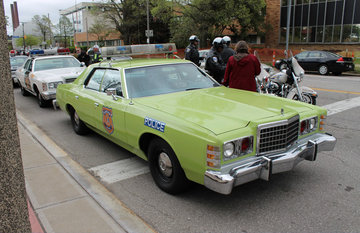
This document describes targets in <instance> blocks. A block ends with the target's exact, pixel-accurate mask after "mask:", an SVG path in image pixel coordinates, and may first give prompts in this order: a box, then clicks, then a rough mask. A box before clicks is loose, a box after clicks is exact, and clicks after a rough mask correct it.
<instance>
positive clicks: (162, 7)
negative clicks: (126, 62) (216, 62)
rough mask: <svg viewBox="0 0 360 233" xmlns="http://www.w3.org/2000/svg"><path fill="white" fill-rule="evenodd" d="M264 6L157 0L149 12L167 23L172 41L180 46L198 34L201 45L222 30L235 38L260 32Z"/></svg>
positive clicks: (250, 1)
mask: <svg viewBox="0 0 360 233" xmlns="http://www.w3.org/2000/svg"><path fill="white" fill-rule="evenodd" d="M265 6H266V5H265V1H264V0H192V1H183V0H173V1H171V2H170V1H167V0H156V6H155V8H154V9H153V10H152V12H153V14H154V16H155V17H161V18H162V19H163V20H164V21H165V22H168V24H169V25H170V31H171V37H172V41H174V42H176V43H177V44H178V45H180V47H183V46H184V44H187V43H188V38H189V36H190V35H191V34H196V35H198V36H199V37H200V40H201V45H202V46H204V45H206V44H207V42H208V41H210V40H212V39H213V38H214V37H215V36H221V35H222V34H223V32H224V30H225V29H228V30H230V31H232V33H233V34H234V37H236V38H238V39H244V38H246V36H247V34H248V33H249V32H257V33H262V32H263V31H264V29H265V24H264V17H265Z"/></svg>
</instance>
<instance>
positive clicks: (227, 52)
mask: <svg viewBox="0 0 360 233" xmlns="http://www.w3.org/2000/svg"><path fill="white" fill-rule="evenodd" d="M222 39H223V42H224V50H223V51H222V53H221V57H222V59H223V61H224V63H225V65H226V64H227V62H228V60H229V58H230V57H231V56H233V55H234V54H235V51H234V50H233V49H232V48H231V47H230V43H231V39H230V37H228V36H224V37H223V38H222Z"/></svg>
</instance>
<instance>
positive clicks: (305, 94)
mask: <svg viewBox="0 0 360 233" xmlns="http://www.w3.org/2000/svg"><path fill="white" fill-rule="evenodd" d="M285 55H286V53H285ZM289 57H290V58H287V59H283V60H281V64H280V61H277V62H276V64H275V67H276V68H278V69H280V68H284V67H285V68H284V69H281V70H280V72H278V73H274V74H272V75H270V76H269V79H268V80H266V82H265V83H264V90H263V91H264V92H266V93H270V94H275V95H277V96H280V97H284V98H288V99H293V100H298V101H302V102H305V103H308V104H313V105H316V98H317V97H318V95H317V93H316V92H315V91H314V90H313V89H311V88H309V87H305V86H300V85H299V83H300V82H301V81H302V79H303V77H304V74H305V72H304V69H303V68H302V67H301V66H300V65H299V63H298V62H297V60H296V59H295V57H294V56H293V54H292V52H291V51H290V56H289ZM282 64H285V66H282V67H280V65H282Z"/></svg>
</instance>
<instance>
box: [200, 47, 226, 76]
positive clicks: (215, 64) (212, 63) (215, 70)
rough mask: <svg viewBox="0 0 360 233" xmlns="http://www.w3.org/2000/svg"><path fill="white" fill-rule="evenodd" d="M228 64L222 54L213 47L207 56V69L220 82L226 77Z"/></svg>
mask: <svg viewBox="0 0 360 233" xmlns="http://www.w3.org/2000/svg"><path fill="white" fill-rule="evenodd" d="M225 69H226V64H225V63H224V61H223V59H222V58H221V55H220V54H219V53H218V52H217V51H216V50H215V48H214V47H212V48H211V49H210V51H209V53H208V55H207V57H206V64H205V70H207V71H208V72H209V74H210V75H211V76H212V77H213V78H214V79H215V80H216V81H217V82H218V83H221V81H222V79H223V78H224V74H225Z"/></svg>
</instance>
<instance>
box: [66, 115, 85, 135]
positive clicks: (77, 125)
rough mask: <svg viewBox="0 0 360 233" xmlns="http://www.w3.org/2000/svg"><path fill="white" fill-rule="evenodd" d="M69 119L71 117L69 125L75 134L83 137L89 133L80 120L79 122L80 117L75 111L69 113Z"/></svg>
mask: <svg viewBox="0 0 360 233" xmlns="http://www.w3.org/2000/svg"><path fill="white" fill-rule="evenodd" d="M70 117H71V124H72V126H73V129H74V131H75V133H76V134H79V135H85V134H87V133H88V132H89V129H88V127H87V126H86V125H85V123H84V122H83V121H82V120H80V117H79V116H78V114H77V113H76V111H75V109H73V110H72V111H71V116H70Z"/></svg>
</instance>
